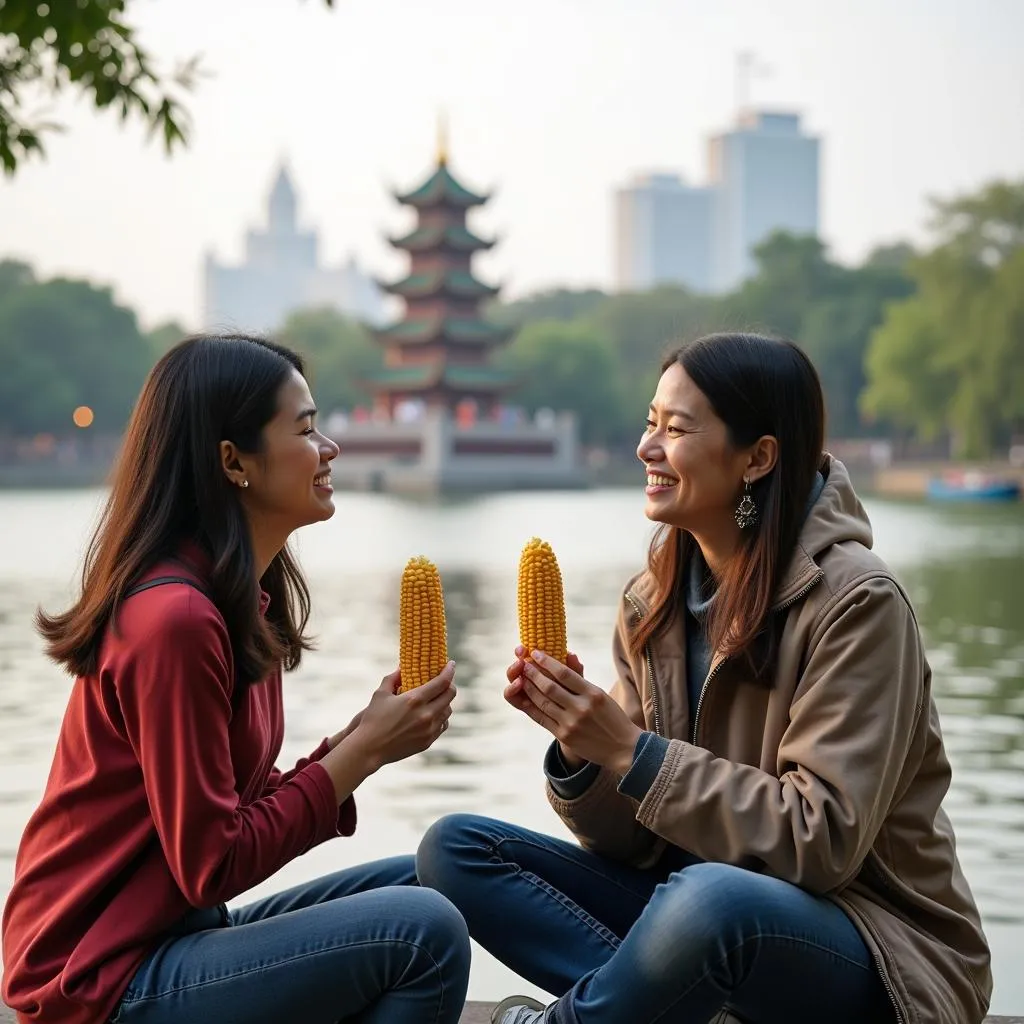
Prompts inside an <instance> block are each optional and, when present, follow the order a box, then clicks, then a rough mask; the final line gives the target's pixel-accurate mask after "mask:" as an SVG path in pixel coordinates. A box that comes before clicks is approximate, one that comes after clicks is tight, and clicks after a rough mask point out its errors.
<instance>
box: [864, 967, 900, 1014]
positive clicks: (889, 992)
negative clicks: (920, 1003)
mask: <svg viewBox="0 0 1024 1024" xmlns="http://www.w3.org/2000/svg"><path fill="white" fill-rule="evenodd" d="M871 956H872V958H873V959H874V961H875V967H876V968H878V973H879V975H880V976H881V978H882V984H883V985H884V986H885V991H886V994H887V995H888V996H889V1002H890V1003H892V1008H893V1009H894V1010H895V1011H896V1024H903V1011H902V1010H901V1009H900V1005H899V1003H898V1002H897V1001H896V993H895V992H893V990H892V984H891V983H890V981H889V975H888V974H886V971H885V965H884V964H883V963H882V958H881V957H880V956H879V955H878V954H877V953H872V954H871Z"/></svg>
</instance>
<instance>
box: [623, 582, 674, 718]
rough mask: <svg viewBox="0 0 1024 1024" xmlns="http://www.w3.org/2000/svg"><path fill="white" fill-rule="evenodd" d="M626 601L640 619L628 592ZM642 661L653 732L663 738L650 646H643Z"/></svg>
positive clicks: (641, 614)
mask: <svg viewBox="0 0 1024 1024" xmlns="http://www.w3.org/2000/svg"><path fill="white" fill-rule="evenodd" d="M626 600H627V601H628V602H629V603H630V605H632V607H633V611H634V612H636V617H637V619H638V620H639V619H642V618H643V617H644V614H643V612H642V611H640V605H639V604H637V602H636V599H635V598H634V597H633V595H632V594H631V593H629V592H628V591H627V592H626ZM644 660H645V661H646V662H647V674H648V675H649V676H650V677H651V707H652V708H653V710H654V731H655V732H656V733H657V734H658V735H659V736H664V735H665V733H664V730H663V729H662V728H661V705H660V704H659V702H658V679H657V676H655V674H654V659H653V658H652V657H651V645H650V644H644Z"/></svg>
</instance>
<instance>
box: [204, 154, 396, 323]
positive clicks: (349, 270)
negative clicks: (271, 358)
mask: <svg viewBox="0 0 1024 1024" xmlns="http://www.w3.org/2000/svg"><path fill="white" fill-rule="evenodd" d="M297 214H298V201H297V198H296V194H295V188H294V186H293V185H292V182H291V178H290V177H289V175H288V172H287V170H286V169H285V168H284V167H282V168H281V170H280V171H279V172H278V175H277V180H276V181H275V182H274V187H273V189H271V192H270V200H269V203H268V204H267V227H266V229H265V230H251V231H248V232H247V233H246V240H245V262H243V263H241V264H240V265H238V266H227V265H225V264H222V263H218V262H217V260H216V258H215V257H214V256H213V254H212V253H210V254H207V257H206V266H205V268H204V308H203V323H204V326H205V327H206V328H210V329H212V328H229V329H231V328H237V329H239V330H248V331H258V332H262V333H269V332H272V331H275V330H277V329H278V328H279V327H280V326H281V324H282V323H284V321H285V320H286V319H287V317H288V314H289V313H292V312H294V311H295V310H298V309H308V308H313V307H323V306H329V307H332V308H334V309H337V310H338V311H339V312H342V313H345V314H347V315H348V316H351V317H354V318H355V319H359V320H364V321H366V322H367V323H370V324H379V323H382V322H383V321H384V319H385V318H386V315H387V314H386V310H385V307H384V300H383V297H382V295H381V292H380V289H379V288H378V287H377V285H376V284H375V282H374V281H373V279H372V278H371V277H369V276H368V275H367V274H365V273H363V271H362V270H360V269H359V267H358V265H357V264H356V261H355V259H354V258H350V259H349V261H348V263H347V264H345V265H343V266H340V267H324V266H321V265H320V262H319V253H318V249H319V239H318V237H317V233H316V232H315V231H300V230H299V228H298V215H297Z"/></svg>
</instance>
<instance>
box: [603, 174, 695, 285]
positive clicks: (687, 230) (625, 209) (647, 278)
mask: <svg viewBox="0 0 1024 1024" xmlns="http://www.w3.org/2000/svg"><path fill="white" fill-rule="evenodd" d="M712 197H713V193H712V191H711V190H710V189H707V188H692V187H690V186H688V185H686V184H685V183H684V182H683V180H682V178H680V177H679V175H677V174H644V175H638V176H637V177H636V178H635V179H634V181H633V182H632V183H631V184H630V185H628V186H627V187H625V188H622V189H619V191H618V193H617V195H616V198H615V231H616V238H617V243H616V248H617V266H616V279H617V280H616V283H617V286H618V288H619V290H620V291H646V290H648V289H650V288H654V287H656V286H657V285H659V284H682V285H685V286H686V287H687V288H690V289H692V290H693V291H699V292H706V291H709V290H710V288H711V261H710V259H709V253H710V251H711V212H712Z"/></svg>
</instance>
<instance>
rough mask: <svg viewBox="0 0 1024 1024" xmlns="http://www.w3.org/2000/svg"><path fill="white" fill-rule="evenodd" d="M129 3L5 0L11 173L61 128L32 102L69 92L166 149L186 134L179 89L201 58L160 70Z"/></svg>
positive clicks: (0, 25)
mask: <svg viewBox="0 0 1024 1024" xmlns="http://www.w3.org/2000/svg"><path fill="white" fill-rule="evenodd" d="M130 2H131V0H3V2H0V164H2V165H3V168H4V171H5V172H6V173H7V174H13V173H14V172H15V170H16V169H17V167H18V165H19V163H21V162H22V161H23V160H24V159H25V158H26V157H28V156H31V155H33V154H37V155H42V154H43V153H44V148H43V135H44V134H45V133H46V132H48V131H50V132H52V131H57V130H59V129H60V126H59V125H56V124H54V123H52V122H49V121H45V120H40V119H39V115H37V114H33V113H31V112H29V111H28V110H27V107H28V104H29V103H30V102H33V101H43V100H47V99H52V98H54V97H56V96H58V95H60V94H62V93H65V92H68V91H75V92H79V93H82V94H84V95H85V96H86V97H87V98H88V100H89V101H90V102H91V103H92V105H93V106H94V107H96V108H97V109H98V110H103V109H107V108H112V109H114V110H115V111H117V113H118V114H119V116H120V118H121V120H122V121H126V120H129V119H135V120H139V121H141V122H142V123H143V124H145V125H147V126H148V127H149V129H150V131H151V133H158V134H159V135H160V136H161V137H162V139H163V143H164V147H165V149H166V150H167V152H168V153H169V152H171V151H172V150H173V149H174V148H175V146H177V145H178V144H183V143H185V142H186V141H187V134H188V121H187V114H186V111H185V108H184V107H183V105H182V98H181V94H182V93H184V92H185V91H187V90H189V89H191V88H192V87H193V85H194V83H195V80H196V77H197V74H198V71H199V67H198V60H197V59H196V58H191V59H189V60H187V61H185V62H183V63H182V64H181V65H180V66H179V67H178V68H177V69H175V70H174V71H173V72H171V73H170V74H168V75H162V74H161V73H160V72H159V71H158V70H157V68H156V64H155V62H154V59H153V57H152V55H151V54H150V53H149V51H148V50H146V49H144V48H143V47H142V46H141V45H140V44H139V42H138V41H137V39H136V36H135V30H134V29H133V28H132V26H131V25H130V24H129V22H128V21H127V20H126V17H125V15H126V12H127V8H128V5H129V3H130ZM324 2H325V3H326V4H327V6H328V7H332V6H333V4H334V0H324Z"/></svg>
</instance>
